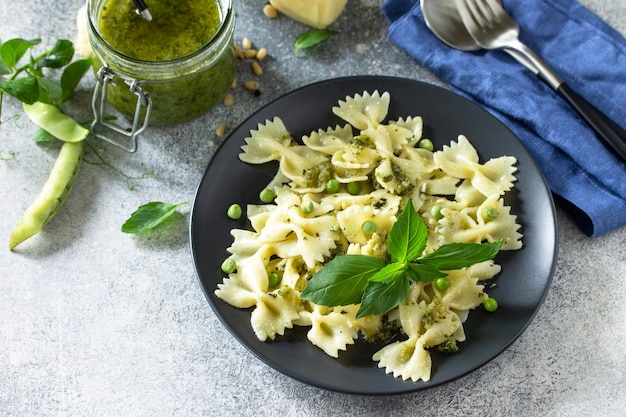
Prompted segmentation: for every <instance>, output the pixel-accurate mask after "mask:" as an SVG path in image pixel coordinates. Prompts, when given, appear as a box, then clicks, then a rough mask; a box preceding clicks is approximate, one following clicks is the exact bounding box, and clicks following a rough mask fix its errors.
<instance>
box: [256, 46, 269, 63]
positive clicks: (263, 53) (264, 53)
mask: <svg viewBox="0 0 626 417" xmlns="http://www.w3.org/2000/svg"><path fill="white" fill-rule="evenodd" d="M266 56H267V49H265V48H261V49H259V52H257V53H256V59H258V60H259V61H262V60H263V59H264V58H265V57H266Z"/></svg>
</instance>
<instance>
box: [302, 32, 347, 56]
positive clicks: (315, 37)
mask: <svg viewBox="0 0 626 417" xmlns="http://www.w3.org/2000/svg"><path fill="white" fill-rule="evenodd" d="M334 33H336V32H335V31H333V30H330V29H311V30H309V31H306V32H304V33H301V34H300V35H298V36H297V37H296V39H295V41H294V43H293V44H294V46H295V47H296V54H297V53H298V51H300V49H306V48H310V47H312V46H315V45H317V44H318V43H321V42H323V41H325V40H326V38H328V37H329V36H331V35H333V34H334Z"/></svg>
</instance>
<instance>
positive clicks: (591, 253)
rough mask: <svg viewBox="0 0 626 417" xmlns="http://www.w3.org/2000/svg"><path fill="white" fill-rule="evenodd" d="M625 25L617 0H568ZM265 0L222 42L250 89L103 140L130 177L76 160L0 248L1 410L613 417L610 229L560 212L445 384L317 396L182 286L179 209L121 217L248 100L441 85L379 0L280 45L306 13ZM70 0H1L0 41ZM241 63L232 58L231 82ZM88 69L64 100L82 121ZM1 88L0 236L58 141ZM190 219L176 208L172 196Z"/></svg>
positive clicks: (617, 366) (172, 190) (198, 160)
mask: <svg viewBox="0 0 626 417" xmlns="http://www.w3.org/2000/svg"><path fill="white" fill-rule="evenodd" d="M582 2H583V3H584V4H585V5H587V6H588V7H590V8H591V9H592V10H593V11H595V12H596V13H598V14H599V15H601V16H602V17H603V18H604V19H606V21H608V22H609V23H610V24H612V25H613V26H615V27H616V28H618V29H619V30H621V32H622V33H625V34H626V3H624V2H615V1H612V0H584V1H582ZM264 3H265V0H246V1H242V0H235V4H236V6H235V7H236V10H237V15H238V22H237V34H236V38H237V40H241V38H242V37H243V36H249V37H251V38H252V40H253V42H254V43H255V44H256V45H258V46H266V47H267V48H268V49H269V51H270V55H271V56H270V57H269V58H268V59H267V60H265V61H264V62H263V66H264V69H265V74H264V75H263V77H262V82H263V86H264V87H263V94H262V95H261V96H260V97H252V96H251V95H250V94H247V93H246V92H245V91H243V90H239V91H238V92H237V93H236V96H235V105H234V106H233V107H231V108H229V109H226V108H223V107H221V106H220V107H219V108H216V109H215V110H214V111H212V112H211V113H210V114H208V115H206V116H205V117H202V118H200V119H198V120H196V121H193V122H191V123H187V124H184V125H180V126H175V127H168V128H160V129H151V130H150V131H149V133H148V134H147V135H146V136H145V137H144V138H142V140H141V143H140V150H139V152H137V153H136V154H128V153H125V152H123V151H120V150H117V149H115V148H113V147H111V146H106V145H105V149H106V151H105V155H106V156H107V157H108V158H109V159H110V160H112V161H115V164H116V165H117V166H118V167H120V168H122V169H123V170H124V171H125V172H127V173H129V174H132V175H140V174H142V173H146V172H150V171H154V172H155V174H156V176H155V178H154V179H149V180H139V181H133V184H135V189H134V190H132V191H131V190H129V189H128V187H127V184H126V182H125V180H124V179H123V178H122V177H121V176H120V175H118V174H116V173H115V172H113V171H112V170H110V169H108V168H106V167H102V166H96V165H89V164H85V165H84V167H83V170H82V171H81V173H80V175H79V178H78V180H77V183H76V185H75V188H74V190H73V192H72V195H71V196H70V198H69V200H68V201H67V203H66V205H65V206H64V208H63V210H62V211H61V212H60V213H59V214H58V216H57V217H56V218H55V219H54V220H53V221H52V222H51V223H50V224H48V226H47V227H46V229H45V231H44V232H42V233H41V234H40V236H38V237H37V238H36V239H33V240H32V241H30V242H29V243H28V244H25V245H24V246H23V248H22V249H21V250H20V251H19V252H16V253H9V252H8V251H7V250H6V249H2V250H0V271H1V272H0V416H19V417H29V416H127V417H134V416H192V415H193V416H200V415H202V416H218V415H219V416H231V415H237V416H257V415H263V416H281V417H282V416H290V415H307V416H324V417H328V416H345V415H354V416H376V417H381V416H416V415H442V416H461V415H463V416H495V415H507V416H508V415H525V416H588V415H596V414H597V413H601V414H602V415H604V416H614V417H617V416H624V415H626V364H625V362H624V357H625V353H626V349H625V348H624V336H625V334H626V310H625V309H624V301H625V300H626V281H625V280H624V277H626V266H625V265H626V262H624V261H625V260H626V255H625V254H626V230H624V229H622V230H620V231H616V232H614V233H610V234H608V235H606V236H602V237H600V238H597V239H595V240H591V239H588V238H587V237H585V236H584V235H582V234H581V233H580V232H579V231H578V230H577V229H576V228H575V227H574V226H573V224H572V223H571V222H570V220H569V219H568V218H567V216H566V215H564V213H563V212H562V211H560V210H559V212H558V218H559V227H560V232H559V234H560V236H559V237H560V241H561V246H560V250H559V257H558V264H557V268H556V274H555V277H554V282H553V285H552V288H551V290H550V292H549V294H548V296H547V299H546V301H545V303H544V305H543V307H542V308H541V310H540V311H539V313H538V315H537V317H536V318H535V320H534V321H533V323H532V324H531V325H530V327H529V328H528V329H527V331H526V332H525V333H524V334H523V335H522V336H521V337H520V338H519V339H518V340H517V341H516V342H515V343H513V345H512V346H511V347H510V348H509V349H507V350H506V351H505V352H504V353H503V354H501V355H500V356H499V357H497V358H496V359H495V360H493V361H492V362H490V363H489V364H487V365H486V366H484V367H482V368H481V369H479V370H477V371H475V372H473V373H472V374H470V375H468V376H466V377H463V378H461V379H459V380H457V381H454V382H452V383H449V384H447V385H444V386H440V387H436V388H433V389H430V390H427V391H424V392H419V393H415V394H410V395H403V396H394V397H360V396H350V395H342V394H337V393H329V392H325V391H322V390H319V389H317V388H313V387H310V386H307V385H304V384H302V383H300V382H297V381H294V380H292V379H290V378H288V377H286V376H284V375H282V374H280V373H278V372H277V371H275V370H273V369H271V368H269V367H268V366H266V365H265V364H264V363H262V362H261V361H259V360H258V359H257V358H256V357H254V356H253V355H252V354H251V353H249V352H248V351H247V350H246V349H245V348H244V347H243V346H241V345H240V344H239V343H238V342H237V341H236V340H235V339H234V338H233V337H232V336H231V335H230V334H229V332H228V331H227V330H226V329H225V328H224V327H223V326H222V325H221V323H220V322H219V321H218V319H217V318H216V317H215V316H214V314H213V312H212V310H211V308H210V307H209V305H208V304H207V302H206V300H205V298H204V295H203V294H202V291H201V289H200V287H199V285H198V283H197V280H196V276H195V272H194V268H193V263H192V259H191V255H190V250H189V244H188V237H187V228H188V226H187V220H186V219H182V220H181V221H177V222H172V223H170V224H169V225H168V226H166V227H165V228H164V229H163V230H162V231H159V232H156V233H153V234H150V235H149V236H144V237H135V236H128V235H125V234H122V233H120V232H119V228H120V225H121V223H122V222H123V221H124V220H125V219H126V217H127V216H128V215H129V214H130V213H131V212H132V211H133V210H134V209H135V208H136V207H137V206H139V205H140V204H143V203H145V202H147V201H153V200H162V201H169V202H177V201H183V200H185V201H190V202H191V201H192V200H193V197H194V192H195V189H196V186H197V184H198V182H199V180H200V178H201V176H202V174H203V171H204V168H205V166H206V164H207V162H208V160H209V158H210V156H211V155H212V154H213V152H214V151H215V149H216V147H217V146H218V144H219V142H220V140H221V139H219V138H217V137H215V135H214V133H213V132H214V131H215V129H216V127H217V126H218V125H219V124H220V123H221V122H226V123H228V125H229V127H230V128H232V127H234V126H236V124H237V123H239V122H241V121H242V120H243V119H244V118H245V117H247V116H248V115H249V114H250V113H251V112H252V111H254V110H255V109H256V108H257V107H259V106H260V105H262V104H265V103H267V102H268V101H270V100H272V99H274V98H276V97H278V96H279V95H281V94H283V93H286V92H288V91H290V90H292V89H294V88H296V87H299V86H302V85H305V84H308V83H310V82H313V81H317V80H322V79H326V78H330V77H335V76H344V75H352V74H388V75H397V76H403V77H409V78H414V79H419V80H423V81H427V82H430V83H434V84H439V85H441V82H440V81H439V80H438V79H437V78H436V77H435V76H433V75H432V74H431V73H430V72H429V71H428V70H426V69H424V68H421V67H420V66H419V65H417V64H416V63H415V62H414V61H412V60H411V59H410V58H408V57H407V56H406V55H405V54H404V53H403V52H402V51H400V50H398V49H397V48H396V47H395V46H393V45H391V44H390V43H389V42H388V41H387V40H386V30H387V26H388V24H387V22H386V20H385V19H384V17H383V15H382V13H381V12H380V1H378V0H352V1H351V2H350V4H349V7H348V9H347V12H346V13H345V14H344V15H343V16H342V18H341V20H340V22H339V23H338V27H339V28H341V34H339V35H338V36H336V37H335V38H334V39H333V40H332V42H329V43H328V44H327V45H326V46H325V47H324V48H322V49H320V50H318V51H316V52H313V53H311V54H308V55H307V56H306V58H296V57H294V54H293V47H292V41H293V39H294V37H295V36H296V35H297V34H299V33H300V32H302V31H303V30H304V27H303V26H301V25H299V24H297V23H295V22H292V21H289V20H288V19H285V18H282V19H280V20H277V21H269V20H267V19H266V18H265V17H264V16H263V14H262V12H261V8H262V6H263V4H264ZM82 4H83V2H82V1H80V0H55V1H53V0H45V1H32V0H25V1H21V2H9V1H8V0H0V19H1V20H2V21H1V23H0V39H3V40H6V39H9V38H11V37H17V36H19V37H23V38H35V37H41V38H42V39H43V44H44V45H50V44H51V43H52V42H53V40H54V39H56V38H61V37H65V38H69V39H73V38H74V34H75V26H74V16H75V13H76V11H77V10H78V8H79V7H80V6H81V5H82ZM249 76H250V70H249V68H248V67H247V66H241V68H240V69H239V79H240V80H243V79H246V78H248V77H249ZM92 87H93V80H92V79H86V80H85V81H84V85H82V86H81V92H80V93H79V95H78V99H77V100H76V101H75V102H74V104H73V105H72V107H71V108H70V109H69V111H70V112H71V113H72V114H73V115H75V116H76V117H77V118H78V119H85V120H87V119H89V118H90V117H91V114H90V96H91V89H92ZM14 114H21V108H20V106H19V105H17V104H16V103H15V102H14V101H13V100H9V99H6V100H5V104H4V108H3V112H2V115H3V122H4V123H3V124H2V126H1V128H0V149H1V150H3V151H4V152H6V151H7V150H9V149H10V150H13V151H14V152H15V154H16V157H15V160H14V161H4V162H0V218H1V219H2V220H1V221H0V242H7V241H8V237H9V234H10V231H11V229H12V227H13V225H14V224H15V223H16V222H17V220H18V218H19V217H20V215H21V212H22V210H23V209H24V208H25V207H26V206H27V205H28V204H29V203H30V202H31V200H32V199H33V198H34V196H35V194H36V193H37V192H38V190H39V189H40V187H41V184H42V183H43V181H44V180H45V178H46V177H47V175H48V172H49V167H50V166H51V164H52V162H53V160H54V158H55V156H56V149H53V148H50V147H46V146H42V147H38V146H36V145H34V144H33V143H32V142H31V140H30V137H31V136H32V134H33V132H34V128H33V126H32V125H31V124H30V123H28V122H27V121H26V120H25V119H20V120H13V119H12V120H8V121H7V118H9V117H10V116H11V115H14ZM182 213H183V214H182V215H183V216H188V213H189V209H188V208H186V209H183V210H182Z"/></svg>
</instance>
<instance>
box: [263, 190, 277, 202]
mask: <svg viewBox="0 0 626 417" xmlns="http://www.w3.org/2000/svg"><path fill="white" fill-rule="evenodd" d="M259 198H260V199H261V201H262V202H264V203H271V202H272V201H274V198H276V194H274V191H272V190H270V189H269V188H264V189H263V191H261V192H260V193H259Z"/></svg>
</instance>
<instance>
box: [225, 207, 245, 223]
mask: <svg viewBox="0 0 626 417" xmlns="http://www.w3.org/2000/svg"><path fill="white" fill-rule="evenodd" d="M242 213H243V211H242V210H241V206H240V205H239V204H232V205H231V206H230V207H228V211H227V212H226V214H227V215H228V217H230V218H231V219H233V220H237V219H239V218H241V214H242Z"/></svg>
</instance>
